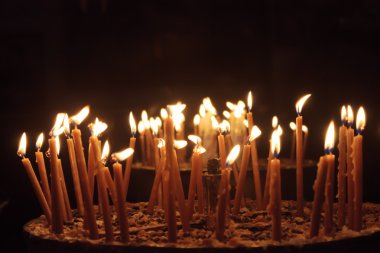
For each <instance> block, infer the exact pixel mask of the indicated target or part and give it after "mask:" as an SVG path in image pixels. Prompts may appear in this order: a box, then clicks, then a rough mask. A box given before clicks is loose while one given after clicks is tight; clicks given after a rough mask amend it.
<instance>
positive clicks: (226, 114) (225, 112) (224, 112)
mask: <svg viewBox="0 0 380 253" xmlns="http://www.w3.org/2000/svg"><path fill="white" fill-rule="evenodd" d="M223 116H224V117H225V118H226V119H230V118H231V113H230V112H229V111H223Z"/></svg>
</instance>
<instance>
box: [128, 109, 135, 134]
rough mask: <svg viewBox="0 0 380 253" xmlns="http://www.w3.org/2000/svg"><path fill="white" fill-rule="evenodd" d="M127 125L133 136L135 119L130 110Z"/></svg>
mask: <svg viewBox="0 0 380 253" xmlns="http://www.w3.org/2000/svg"><path fill="white" fill-rule="evenodd" d="M129 125H130V127H131V133H132V135H133V136H134V135H135V134H136V121H135V117H133V113H132V112H130V113H129Z"/></svg>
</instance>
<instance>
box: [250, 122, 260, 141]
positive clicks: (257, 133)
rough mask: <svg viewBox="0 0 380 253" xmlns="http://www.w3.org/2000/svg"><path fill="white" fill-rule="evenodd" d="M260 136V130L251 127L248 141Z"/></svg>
mask: <svg viewBox="0 0 380 253" xmlns="http://www.w3.org/2000/svg"><path fill="white" fill-rule="evenodd" d="M260 135H261V130H260V128H258V127H257V126H253V127H252V130H251V134H250V136H249V141H250V142H251V141H253V140H254V139H256V138H257V137H259V136H260Z"/></svg>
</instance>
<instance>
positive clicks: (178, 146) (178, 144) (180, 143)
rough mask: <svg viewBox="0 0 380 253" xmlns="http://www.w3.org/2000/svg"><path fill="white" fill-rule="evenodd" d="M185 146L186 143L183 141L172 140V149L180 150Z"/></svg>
mask: <svg viewBox="0 0 380 253" xmlns="http://www.w3.org/2000/svg"><path fill="white" fill-rule="evenodd" d="M186 146H187V141H185V140H178V141H177V140H174V148H176V149H181V148H184V147H186Z"/></svg>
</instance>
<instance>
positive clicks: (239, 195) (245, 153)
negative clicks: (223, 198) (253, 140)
mask: <svg viewBox="0 0 380 253" xmlns="http://www.w3.org/2000/svg"><path fill="white" fill-rule="evenodd" d="M250 150H251V145H250V144H246V145H244V147H243V157H242V159H241V166H240V173H239V180H238V184H237V187H236V191H235V197H234V207H233V210H232V213H233V214H234V215H237V214H238V213H239V211H240V205H241V198H242V196H243V191H244V183H245V179H246V176H247V167H248V162H249V153H250Z"/></svg>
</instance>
